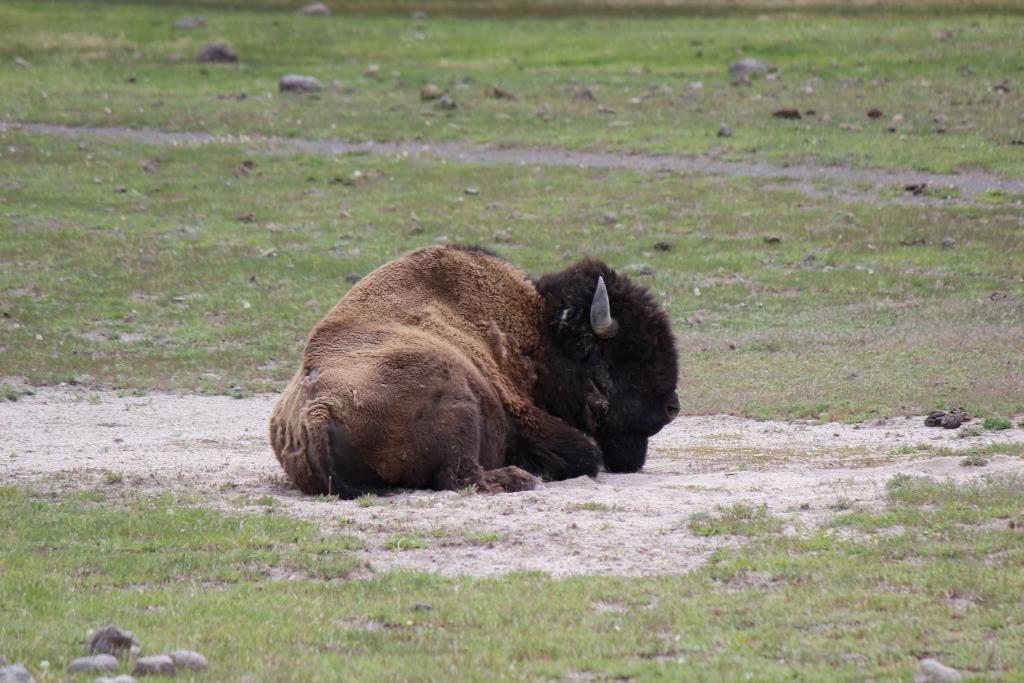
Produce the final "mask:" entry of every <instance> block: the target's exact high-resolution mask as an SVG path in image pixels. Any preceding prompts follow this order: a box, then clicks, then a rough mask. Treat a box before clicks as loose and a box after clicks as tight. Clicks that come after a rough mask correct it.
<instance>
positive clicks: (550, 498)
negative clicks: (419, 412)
mask: <svg viewBox="0 0 1024 683" xmlns="http://www.w3.org/2000/svg"><path fill="white" fill-rule="evenodd" d="M35 391H36V393H35V395H34V396H26V397H23V398H21V400H19V401H17V402H0V434H3V435H4V439H3V445H2V447H0V485H10V484H12V483H14V484H31V485H33V486H35V487H37V488H40V489H42V490H60V489H65V488H80V487H93V486H96V487H105V488H107V489H108V490H109V491H110V495H111V497H115V498H116V496H117V495H118V494H119V493H126V492H127V491H129V490H136V491H139V490H141V491H143V492H150V491H154V490H163V489H172V490H182V491H188V492H193V493H200V494H202V495H203V497H204V498H205V499H207V500H208V501H209V502H210V504H213V505H218V506H222V507H224V508H225V509H232V510H249V511H262V510H263V509H264V508H263V507H262V505H261V503H262V502H265V501H261V502H257V500H256V499H257V498H259V497H261V496H273V497H274V498H275V499H277V506H276V507H277V509H279V510H282V511H284V512H286V513H287V514H292V515H296V516H299V517H302V518H306V519H310V520H314V521H317V522H322V523H324V528H325V529H328V530H333V531H336V530H338V529H340V528H342V527H345V529H346V531H349V532H352V533H355V534H357V535H358V536H360V537H362V538H363V539H364V540H365V541H366V543H367V548H366V550H364V551H361V554H362V556H363V559H364V560H365V561H366V562H367V564H368V565H369V566H370V567H371V568H372V569H374V570H386V569H394V568H407V569H416V570H427V571H438V572H441V573H444V574H471V575H491V574H500V573H503V572H507V571H511V570H516V569H535V570H543V571H546V572H550V573H551V574H553V575H567V574H582V573H587V574H624V575H635V574H652V573H672V572H681V571H685V570H687V569H690V568H692V567H694V566H696V565H698V564H700V563H701V562H703V561H704V560H705V559H706V558H707V556H708V555H709V553H711V552H712V551H713V550H714V549H715V548H717V547H721V545H722V544H723V543H729V542H730V540H729V539H723V538H720V537H719V538H702V537H699V536H696V535H694V534H693V533H692V532H690V531H689V529H688V528H687V524H686V522H687V520H688V519H689V517H690V515H691V514H693V513H695V512H700V511H705V512H712V513H713V512H715V510H716V508H717V507H719V506H727V505H732V504H734V503H738V502H745V503H753V504H760V503H765V504H767V506H768V508H769V511H770V512H771V513H772V514H775V515H778V516H780V517H782V518H783V519H784V520H785V522H786V525H787V530H788V531H795V530H800V529H806V528H808V527H810V526H812V525H814V524H817V523H818V522H820V521H821V520H823V519H824V518H826V517H827V516H828V515H830V514H833V512H832V510H831V509H830V508H829V506H832V505H834V504H835V503H837V501H839V500H840V499H843V500H844V501H846V503H847V504H850V505H852V506H853V508H854V509H856V508H866V509H872V508H874V507H876V506H877V504H878V501H879V500H880V498H881V497H882V495H883V492H884V483H885V482H886V481H887V480H888V479H889V478H891V477H892V476H893V475H895V474H897V473H907V474H917V475H927V476H931V477H937V478H940V479H945V478H949V479H954V480H957V481H965V480H970V479H976V478H978V477H982V476H986V475H990V474H1008V473H1016V474H1020V475H1024V458H1020V457H1011V456H1008V455H995V456H993V457H992V458H991V460H990V462H989V464H988V465H987V466H984V467H964V466H962V465H961V460H962V459H961V458H959V457H949V456H947V457H927V456H922V455H906V454H903V455H900V454H899V452H900V447H901V446H907V447H911V448H904V449H902V451H904V452H905V451H909V450H913V449H914V448H915V447H917V446H918V445H919V444H926V445H927V446H928V447H929V449H930V450H933V451H934V450H935V449H937V448H939V447H942V446H945V447H949V448H953V449H964V448H972V447H976V446H979V445H982V444H985V443H990V442H993V441H999V442H1014V443H1024V430H1022V429H1011V430H1007V431H1002V432H987V433H986V434H985V435H984V436H978V437H971V438H956V434H955V433H954V432H952V431H946V430H942V429H929V428H926V427H924V426H923V425H922V420H921V419H920V418H913V419H902V418H900V419H894V420H890V421H888V422H886V423H884V424H880V425H870V426H869V425H864V426H861V427H859V428H858V427H857V426H851V425H840V424H824V425H807V424H795V423H784V422H756V421H752V420H746V419H741V418H735V417H730V416H710V417H681V418H679V419H677V420H676V421H675V422H673V423H672V424H671V425H669V426H668V427H667V428H666V429H665V430H663V431H662V433H661V434H659V435H658V436H657V437H656V438H655V439H654V440H653V441H652V446H651V452H650V457H649V460H648V465H647V467H646V468H645V470H644V471H643V472H642V473H638V474H629V475H609V474H602V475H601V476H600V477H599V478H598V479H597V480H596V481H594V480H590V479H587V478H582V479H576V480H571V481H565V482H558V483H550V484H547V485H545V486H544V487H543V488H542V489H540V490H537V491H531V492H526V493H519V494H502V495H497V496H484V495H463V496H460V495H458V494H456V493H452V492H427V491H416V492H403V493H399V494H397V495H394V496H390V497H386V498H381V499H379V500H378V501H377V503H376V504H374V505H371V506H360V505H359V504H358V503H356V502H354V501H336V500H323V499H312V498H307V497H304V496H302V495H300V494H298V493H297V492H296V491H294V490H293V489H291V487H290V486H288V483H287V481H286V480H285V479H284V477H283V476H282V475H281V474H280V471H279V470H278V467H277V463H276V461H275V460H274V456H273V453H272V452H271V450H270V447H269V445H268V442H267V437H266V421H267V416H268V414H269V412H270V408H271V405H272V404H273V401H274V399H275V397H274V396H272V395H262V396H257V397H254V398H249V399H241V400H237V399H232V398H228V397H222V396H213V397H198V396H175V395H169V394H154V395H149V396H144V397H118V396H117V395H115V394H113V393H111V392H96V391H90V390H81V389H77V388H38V389H36V390H35ZM915 452H917V451H915ZM921 452H926V451H921ZM105 470H110V471H113V472H119V473H122V474H123V480H122V481H121V482H120V483H116V484H110V483H107V482H106V479H105V477H104V471H105ZM240 503H242V504H241V505H240ZM584 504H589V505H586V506H584ZM346 520H347V521H348V522H349V524H339V522H342V521H346ZM408 533H417V534H419V535H421V536H422V537H424V538H425V539H426V541H427V544H428V547H427V548H424V549H414V550H403V551H396V550H391V549H389V548H387V547H386V545H385V542H386V541H387V540H388V539H390V538H392V537H393V536H395V535H396V534H408Z"/></svg>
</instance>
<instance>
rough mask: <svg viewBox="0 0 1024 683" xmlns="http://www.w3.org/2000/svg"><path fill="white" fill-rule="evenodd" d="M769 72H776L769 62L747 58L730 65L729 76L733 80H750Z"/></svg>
mask: <svg viewBox="0 0 1024 683" xmlns="http://www.w3.org/2000/svg"><path fill="white" fill-rule="evenodd" d="M769 71H775V67H774V66H772V65H771V64H769V63H768V62H765V61H763V60H761V59H754V58H752V57H745V58H743V59H741V60H739V61H738V62H733V63H732V64H730V65H729V75H730V76H731V77H732V78H750V77H751V76H753V75H755V74H763V73H767V72H769Z"/></svg>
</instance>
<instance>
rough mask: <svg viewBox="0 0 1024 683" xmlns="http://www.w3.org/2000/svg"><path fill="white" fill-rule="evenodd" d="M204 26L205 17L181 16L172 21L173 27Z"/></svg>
mask: <svg viewBox="0 0 1024 683" xmlns="http://www.w3.org/2000/svg"><path fill="white" fill-rule="evenodd" d="M203 26H206V19H203V18H202V17H182V18H181V19H178V20H177V21H176V22H174V28H202V27H203Z"/></svg>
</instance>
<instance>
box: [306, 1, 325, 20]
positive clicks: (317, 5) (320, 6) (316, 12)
mask: <svg viewBox="0 0 1024 683" xmlns="http://www.w3.org/2000/svg"><path fill="white" fill-rule="evenodd" d="M299 14H306V15H309V16H312V17H328V16H330V15H331V8H330V7H328V6H327V5H325V4H324V3H322V2H314V3H312V4H310V5H306V6H304V7H303V8H302V9H300V10H299Z"/></svg>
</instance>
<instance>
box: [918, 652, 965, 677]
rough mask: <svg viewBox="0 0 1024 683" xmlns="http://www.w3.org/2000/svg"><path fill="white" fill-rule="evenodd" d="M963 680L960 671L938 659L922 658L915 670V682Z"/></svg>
mask: <svg viewBox="0 0 1024 683" xmlns="http://www.w3.org/2000/svg"><path fill="white" fill-rule="evenodd" d="M960 680H963V678H962V676H960V672H959V671H957V670H956V669H954V668H951V667H948V666H946V665H945V664H943V663H942V662H940V661H939V660H937V659H930V658H929V659H922V660H921V661H920V662H918V664H917V671H916V672H914V683H953V682H954V681H960Z"/></svg>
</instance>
